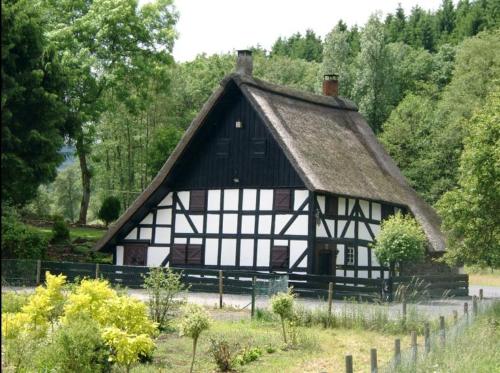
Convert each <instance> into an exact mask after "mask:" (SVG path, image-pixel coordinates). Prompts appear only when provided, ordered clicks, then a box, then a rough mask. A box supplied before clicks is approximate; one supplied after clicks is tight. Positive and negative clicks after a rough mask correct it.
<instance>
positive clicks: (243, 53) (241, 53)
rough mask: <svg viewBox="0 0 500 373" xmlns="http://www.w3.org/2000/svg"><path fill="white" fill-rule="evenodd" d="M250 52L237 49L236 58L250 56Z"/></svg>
mask: <svg viewBox="0 0 500 373" xmlns="http://www.w3.org/2000/svg"><path fill="white" fill-rule="evenodd" d="M251 55H252V51H251V50H250V49H238V56H251Z"/></svg>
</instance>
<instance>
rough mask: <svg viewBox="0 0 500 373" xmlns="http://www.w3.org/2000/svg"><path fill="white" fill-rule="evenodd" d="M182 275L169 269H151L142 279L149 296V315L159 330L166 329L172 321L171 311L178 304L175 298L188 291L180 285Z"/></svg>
mask: <svg viewBox="0 0 500 373" xmlns="http://www.w3.org/2000/svg"><path fill="white" fill-rule="evenodd" d="M181 276H182V273H175V272H174V271H173V270H172V269H171V268H167V269H165V268H162V267H158V268H151V270H150V271H149V273H148V274H147V275H146V276H145V277H144V285H143V287H144V288H145V289H146V290H147V292H148V295H149V314H150V317H151V319H152V320H153V321H155V322H156V323H158V325H159V327H160V329H167V328H168V327H169V324H170V321H171V319H172V311H173V310H174V309H175V308H176V307H177V306H178V305H179V304H180V302H179V301H176V300H175V297H177V296H178V295H179V293H181V292H182V291H186V290H187V289H188V287H187V286H185V285H184V284H183V283H182V280H181Z"/></svg>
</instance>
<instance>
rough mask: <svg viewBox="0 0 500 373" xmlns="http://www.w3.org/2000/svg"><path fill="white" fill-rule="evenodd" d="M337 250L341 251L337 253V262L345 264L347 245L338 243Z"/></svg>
mask: <svg viewBox="0 0 500 373" xmlns="http://www.w3.org/2000/svg"><path fill="white" fill-rule="evenodd" d="M337 250H338V251H339V253H338V254H337V264H340V265H343V264H344V254H345V246H344V245H337Z"/></svg>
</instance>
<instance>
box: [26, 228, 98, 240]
mask: <svg viewBox="0 0 500 373" xmlns="http://www.w3.org/2000/svg"><path fill="white" fill-rule="evenodd" d="M30 227H31V228H32V229H34V230H36V231H38V232H40V233H41V234H43V235H44V236H45V237H46V238H47V239H50V238H51V237H52V227H35V226H30ZM105 232H106V231H105V230H103V229H96V228H83V227H69V236H70V238H71V240H74V239H76V238H85V239H87V240H89V241H97V240H98V239H100V238H101V237H102V236H103V235H104V233H105Z"/></svg>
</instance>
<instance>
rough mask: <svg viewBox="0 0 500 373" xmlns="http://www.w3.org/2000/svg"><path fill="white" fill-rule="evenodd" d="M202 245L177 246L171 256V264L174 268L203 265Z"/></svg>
mask: <svg viewBox="0 0 500 373" xmlns="http://www.w3.org/2000/svg"><path fill="white" fill-rule="evenodd" d="M202 257H203V256H202V246H201V245H186V244H175V245H174V247H173V248H172V252H171V254H170V263H171V264H172V266H173V267H176V266H184V265H186V264H189V265H201V264H203V261H202Z"/></svg>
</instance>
